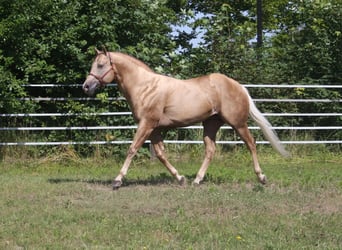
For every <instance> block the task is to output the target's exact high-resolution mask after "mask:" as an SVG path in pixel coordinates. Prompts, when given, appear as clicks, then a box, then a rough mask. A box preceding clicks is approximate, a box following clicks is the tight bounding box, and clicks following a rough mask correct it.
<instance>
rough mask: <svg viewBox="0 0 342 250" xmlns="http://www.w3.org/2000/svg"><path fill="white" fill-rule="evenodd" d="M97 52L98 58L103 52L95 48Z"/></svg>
mask: <svg viewBox="0 0 342 250" xmlns="http://www.w3.org/2000/svg"><path fill="white" fill-rule="evenodd" d="M95 51H96V55H97V56H98V55H99V54H101V51H100V50H98V49H97V48H95Z"/></svg>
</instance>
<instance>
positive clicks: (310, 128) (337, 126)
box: [0, 84, 342, 146]
mask: <svg viewBox="0 0 342 250" xmlns="http://www.w3.org/2000/svg"><path fill="white" fill-rule="evenodd" d="M108 86H109V87H116V86H117V85H116V84H109V85H108ZM244 86H245V87H247V88H279V89H284V88H285V89H286V88H295V89H315V88H316V89H338V90H339V89H342V85H288V84H282V85H274V84H273V85H272V84H270V85H265V84H262V85H261V84H246V85H244ZM25 87H31V88H55V87H78V88H80V87H81V84H69V85H66V84H27V85H25ZM19 100H21V101H35V102H43V101H44V102H51V101H53V102H56V101H69V100H73V101H98V100H101V99H100V98H95V97H29V98H19ZM107 100H108V101H111V100H115V101H123V100H125V99H124V98H123V97H108V98H107ZM254 101H255V102H257V103H317V102H320V103H326V104H329V103H334V104H337V105H341V104H340V103H342V99H327V98H322V99H317V98H312V99H287V98H280V99H275V98H259V99H254ZM131 115H132V112H130V111H124V112H99V113H58V112H56V113H11V114H0V118H1V117H8V118H19V117H38V118H39V117H62V118H63V117H70V116H74V117H77V116H113V117H115V116H131ZM263 115H264V116H266V117H317V118H319V117H341V118H342V113H338V112H336V113H335V112H317V113H263ZM337 120H338V119H337ZM341 125H342V124H330V126H274V127H272V128H273V129H274V130H276V131H277V130H288V131H297V130H299V131H317V130H320V131H332V130H335V131H336V130H337V131H342V126H341ZM136 128H137V126H136V125H125V124H122V125H120V126H87V125H84V126H51V127H45V126H44V127H31V126H20V127H1V125H0V132H1V131H14V132H16V131H76V130H93V131H97V130H98V131H100V130H135V129H136ZM179 129H187V130H195V129H196V130H201V129H203V127H202V126H201V125H193V126H188V127H182V128H179ZM221 129H222V130H232V128H231V127H230V126H223V127H221ZM249 129H251V130H259V127H256V126H250V127H249ZM0 138H1V136H0ZM164 142H165V143H167V144H202V143H203V141H200V140H165V141H164ZM130 143H132V141H131V140H105V141H103V140H89V141H72V140H71V141H35V142H32V141H31V142H30V141H21V142H3V141H1V139H0V146H57V145H105V144H116V145H119V144H130ZM146 143H149V141H146ZM217 143H218V144H242V143H243V142H242V141H240V140H218V141H217ZM281 143H283V144H342V138H338V139H337V140H336V139H332V140H329V139H327V140H287V141H282V142H281ZM257 144H268V142H267V141H261V140H260V141H257Z"/></svg>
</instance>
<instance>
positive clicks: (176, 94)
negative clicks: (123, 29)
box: [83, 50, 287, 189]
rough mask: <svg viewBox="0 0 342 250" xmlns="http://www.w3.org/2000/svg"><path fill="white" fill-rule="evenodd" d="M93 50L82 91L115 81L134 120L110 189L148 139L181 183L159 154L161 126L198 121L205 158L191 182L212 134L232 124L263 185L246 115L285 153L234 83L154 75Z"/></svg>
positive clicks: (208, 156) (210, 148)
mask: <svg viewBox="0 0 342 250" xmlns="http://www.w3.org/2000/svg"><path fill="white" fill-rule="evenodd" d="M96 52H97V55H96V58H95V60H94V62H93V64H92V67H91V70H90V73H89V75H88V76H87V79H86V80H85V82H84V84H83V90H84V92H85V93H86V94H88V95H93V94H94V92H95V90H96V89H97V88H98V87H100V86H105V85H106V84H108V83H110V82H112V81H116V82H117V83H118V86H119V89H120V90H121V92H122V93H123V95H124V96H125V98H126V99H127V101H128V103H129V105H130V107H131V109H132V112H133V115H134V118H135V120H136V121H137V122H138V129H137V131H136V134H135V136H134V139H133V142H132V144H131V145H130V147H129V150H128V153H127V157H126V160H125V162H124V164H123V166H122V168H121V170H120V173H119V175H118V176H117V177H116V178H115V180H114V182H113V188H114V189H117V188H119V187H120V186H121V185H122V179H123V178H124V177H125V175H126V174H127V171H128V168H129V165H130V163H131V161H132V158H133V157H134V155H135V154H136V153H137V151H138V149H139V148H140V147H141V146H142V145H143V143H144V142H145V140H147V139H148V138H150V140H151V143H152V145H153V147H154V150H155V153H156V156H157V157H158V159H159V160H160V161H161V162H162V163H163V164H164V165H165V167H166V168H167V169H168V170H169V171H170V173H171V174H172V175H173V176H174V177H175V178H176V179H177V180H178V182H179V183H180V184H185V183H186V180H185V177H184V176H182V175H180V174H179V173H178V171H177V170H176V168H175V167H173V166H172V165H171V163H170V162H169V161H168V159H167V158H166V156H165V153H164V145H163V138H162V136H161V130H162V129H165V128H174V127H184V126H188V125H191V124H194V123H197V122H203V130H204V134H203V137H204V144H205V158H204V161H203V163H202V166H201V168H200V169H199V171H198V173H197V176H196V178H195V180H194V182H193V183H194V184H199V183H200V182H201V181H202V180H203V177H204V175H205V173H206V171H207V168H208V166H209V163H210V161H211V160H212V158H213V155H214V152H215V137H216V133H217V131H218V129H219V128H220V127H221V126H222V125H223V124H225V123H226V124H229V125H230V126H232V128H234V129H235V130H236V131H237V133H238V134H239V135H240V137H241V139H242V140H243V141H244V142H245V143H246V145H247V147H248V149H249V150H250V152H251V154H252V158H253V164H254V171H255V173H256V175H257V177H258V179H259V181H260V182H261V183H266V176H265V175H264V174H263V173H262V171H261V168H260V166H259V163H258V158H257V153H256V145H255V141H254V138H253V137H252V135H251V134H250V131H249V130H248V126H247V120H248V116H249V115H250V116H251V117H252V118H253V120H254V121H255V122H256V123H257V124H258V125H259V127H260V128H261V130H262V131H263V133H264V135H265V137H266V138H267V139H268V140H269V141H270V143H271V144H272V146H273V147H274V148H275V149H276V150H278V151H279V153H281V154H282V155H284V156H286V155H287V152H286V151H285V149H284V148H283V147H282V145H281V144H280V142H279V140H278V138H277V136H276V134H275V133H274V132H273V130H272V129H271V125H270V123H269V122H268V121H267V120H266V119H265V118H264V117H263V115H262V114H261V113H260V111H259V110H258V109H257V108H256V106H255V105H254V103H253V100H252V98H251V97H250V95H249V93H248V92H247V90H246V89H245V88H244V87H243V86H242V85H240V84H239V83H238V82H237V81H235V80H233V79H231V78H229V77H227V76H225V75H222V74H210V75H206V76H201V77H198V78H193V79H188V80H178V79H175V78H171V77H168V76H164V75H159V74H156V73H154V72H153V71H152V70H151V69H150V68H149V67H148V66H147V65H145V64H144V63H143V62H141V61H139V60H138V59H135V58H133V57H131V56H129V55H126V54H123V53H118V52H101V51H98V50H96Z"/></svg>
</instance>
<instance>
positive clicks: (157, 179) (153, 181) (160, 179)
mask: <svg viewBox="0 0 342 250" xmlns="http://www.w3.org/2000/svg"><path fill="white" fill-rule="evenodd" d="M185 177H186V179H187V180H188V181H189V180H192V179H194V178H195V175H187V176H185ZM48 182H50V183H52V184H59V183H68V182H81V183H88V184H94V185H103V186H109V185H112V183H113V180H101V179H80V178H50V179H48ZM173 183H177V181H176V179H175V178H174V177H173V176H171V175H169V174H167V173H161V174H159V175H151V176H150V177H148V178H147V179H130V178H128V179H125V180H124V181H123V183H122V187H129V186H137V185H142V186H150V185H156V186H157V185H163V184H173Z"/></svg>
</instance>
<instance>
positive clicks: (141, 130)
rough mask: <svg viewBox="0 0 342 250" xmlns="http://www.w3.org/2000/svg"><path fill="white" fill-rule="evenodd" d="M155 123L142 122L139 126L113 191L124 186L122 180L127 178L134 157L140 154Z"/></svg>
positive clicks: (115, 180)
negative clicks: (139, 151)
mask: <svg viewBox="0 0 342 250" xmlns="http://www.w3.org/2000/svg"><path fill="white" fill-rule="evenodd" d="M153 128H154V127H153V123H151V122H147V121H141V122H140V123H139V125H138V129H137V132H136V133H135V135H134V139H133V142H132V144H131V145H130V147H129V149H128V152H127V156H126V159H125V162H124V164H123V166H122V168H121V170H120V173H119V175H118V176H117V177H116V178H115V179H114V181H113V189H118V188H119V187H121V185H122V179H123V178H124V177H125V176H126V174H127V171H128V168H129V166H130V164H131V162H132V159H133V157H134V156H135V155H136V153H137V152H138V150H139V148H140V147H141V146H142V145H143V144H144V142H145V141H146V139H147V138H148V137H149V136H150V134H151V133H152V131H153Z"/></svg>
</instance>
